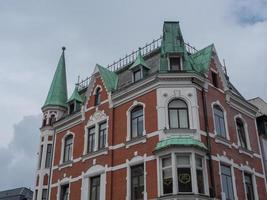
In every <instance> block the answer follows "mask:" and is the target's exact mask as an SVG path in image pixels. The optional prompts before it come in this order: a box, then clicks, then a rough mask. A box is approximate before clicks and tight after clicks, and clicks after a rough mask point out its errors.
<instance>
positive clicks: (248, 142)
mask: <svg viewBox="0 0 267 200" xmlns="http://www.w3.org/2000/svg"><path fill="white" fill-rule="evenodd" d="M238 118H239V119H240V120H241V121H242V122H243V126H244V131H245V137H246V143H247V149H248V150H251V144H250V138H249V134H248V125H247V122H246V121H245V119H244V118H243V117H242V115H241V114H238V115H235V116H234V120H235V129H236V135H237V145H238V146H239V147H241V143H240V139H239V135H238V130H237V123H236V120H237V119H238Z"/></svg>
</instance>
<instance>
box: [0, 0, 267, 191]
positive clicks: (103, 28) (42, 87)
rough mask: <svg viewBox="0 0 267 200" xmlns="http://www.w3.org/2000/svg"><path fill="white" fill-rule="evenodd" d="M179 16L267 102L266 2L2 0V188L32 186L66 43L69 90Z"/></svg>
mask: <svg viewBox="0 0 267 200" xmlns="http://www.w3.org/2000/svg"><path fill="white" fill-rule="evenodd" d="M164 20H169V21H170V20H172V21H178V20H179V21H180V25H181V28H182V32H183V35H184V38H185V40H186V41H187V42H189V43H190V44H192V45H194V46H195V47H196V48H197V49H201V48H203V47H205V46H207V45H209V44H211V43H214V44H215V47H216V49H217V52H218V54H219V57H220V59H221V60H222V59H225V60H226V65H227V69H228V73H229V76H230V80H231V81H232V82H233V83H234V85H235V86H236V87H237V88H238V89H239V90H240V92H241V93H242V94H243V95H244V96H245V97H246V98H252V97H256V96H261V97H262V98H263V99H265V100H267V90H266V88H267V78H266V77H267V0H221V1H219V0H202V1H190V0H184V1H182V0H179V1H177V0H172V1H171V0H165V1H155V0H146V1H144V0H134V1H130V0H113V1H102V0H98V1H90V0H87V1H85V0H80V1H35V0H23V1H19V0H17V1H15V0H8V1H7V0H6V1H4V0H3V1H0V92H1V95H0V127H1V128H0V163H1V164H0V177H1V178H0V190H2V189H6V188H10V187H16V186H26V187H32V185H33V175H34V169H35V166H36V161H35V160H36V152H37V144H38V142H39V130H38V128H39V126H40V120H39V117H40V113H41V111H40V108H41V106H42V105H43V103H44V101H45V98H46V94H47V92H48V89H49V86H50V82H51V80H52V77H53V73H54V71H55V67H56V65H57V62H58V59H59V56H60V54H61V47H62V46H63V45H64V46H66V47H67V50H66V64H67V78H68V89H69V93H71V91H72V89H73V88H74V84H75V82H76V81H77V77H78V75H80V76H81V77H82V78H85V77H87V76H90V73H91V72H92V70H93V68H94V65H95V63H99V64H102V65H107V64H109V63H112V62H113V61H114V60H117V59H119V58H120V57H122V56H124V55H125V54H126V53H130V52H131V51H132V50H136V49H137V48H138V47H139V46H143V45H144V44H145V43H146V42H150V41H152V40H153V39H156V38H158V37H159V36H160V35H161V34H162V25H163V22H164Z"/></svg>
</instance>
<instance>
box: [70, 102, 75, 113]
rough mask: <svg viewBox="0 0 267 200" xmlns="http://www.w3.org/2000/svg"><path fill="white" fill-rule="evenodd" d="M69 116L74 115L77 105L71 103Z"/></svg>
mask: <svg viewBox="0 0 267 200" xmlns="http://www.w3.org/2000/svg"><path fill="white" fill-rule="evenodd" d="M69 109H70V110H69V114H72V113H74V111H75V103H74V102H71V103H70V104H69Z"/></svg>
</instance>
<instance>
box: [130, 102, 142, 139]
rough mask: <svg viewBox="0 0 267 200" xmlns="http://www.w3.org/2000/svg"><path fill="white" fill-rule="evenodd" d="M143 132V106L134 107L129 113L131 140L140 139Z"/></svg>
mask: <svg viewBox="0 0 267 200" xmlns="http://www.w3.org/2000/svg"><path fill="white" fill-rule="evenodd" d="M143 131H144V113H143V106H140V105H139V106H136V107H135V108H134V109H132V111H131V138H136V137H140V136H142V135H143Z"/></svg>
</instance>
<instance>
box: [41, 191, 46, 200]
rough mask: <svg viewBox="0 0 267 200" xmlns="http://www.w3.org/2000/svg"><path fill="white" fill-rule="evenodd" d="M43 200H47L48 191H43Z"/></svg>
mask: <svg viewBox="0 0 267 200" xmlns="http://www.w3.org/2000/svg"><path fill="white" fill-rule="evenodd" d="M42 200H47V189H43V191H42Z"/></svg>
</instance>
